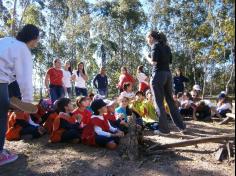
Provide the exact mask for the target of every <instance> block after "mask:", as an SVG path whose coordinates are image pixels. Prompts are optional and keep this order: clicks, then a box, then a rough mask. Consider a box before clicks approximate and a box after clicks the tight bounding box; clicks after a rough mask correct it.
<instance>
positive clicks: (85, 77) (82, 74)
mask: <svg viewBox="0 0 236 176" xmlns="http://www.w3.org/2000/svg"><path fill="white" fill-rule="evenodd" d="M79 74H81V76H82V78H83V79H84V80H85V81H88V76H87V75H85V74H84V73H83V72H82V71H80V73H79Z"/></svg>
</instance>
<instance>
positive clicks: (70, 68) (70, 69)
mask: <svg viewBox="0 0 236 176" xmlns="http://www.w3.org/2000/svg"><path fill="white" fill-rule="evenodd" d="M66 63H70V67H68V71H69V72H70V74H71V75H72V74H73V72H72V67H71V62H70V61H69V60H67V61H66V62H65V64H66Z"/></svg>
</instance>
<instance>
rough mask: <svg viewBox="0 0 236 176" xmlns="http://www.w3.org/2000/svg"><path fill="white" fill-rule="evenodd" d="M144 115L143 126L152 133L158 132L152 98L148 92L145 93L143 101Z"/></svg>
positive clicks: (156, 116)
mask: <svg viewBox="0 0 236 176" xmlns="http://www.w3.org/2000/svg"><path fill="white" fill-rule="evenodd" d="M144 107H145V110H146V112H145V115H144V117H143V121H144V123H145V126H146V127H147V128H148V129H149V130H152V131H155V130H158V121H159V119H158V115H157V113H156V109H155V106H154V103H153V96H152V93H151V91H150V90H148V91H147V92H146V100H145V101H144Z"/></svg>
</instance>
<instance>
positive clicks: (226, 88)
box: [225, 49, 235, 94]
mask: <svg viewBox="0 0 236 176" xmlns="http://www.w3.org/2000/svg"><path fill="white" fill-rule="evenodd" d="M231 55H232V68H231V73H230V77H229V80H228V82H227V84H226V87H225V91H226V94H228V93H229V85H230V83H231V81H232V79H233V75H234V71H235V61H234V60H235V54H234V52H233V50H232V49H231Z"/></svg>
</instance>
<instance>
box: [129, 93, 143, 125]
mask: <svg viewBox="0 0 236 176" xmlns="http://www.w3.org/2000/svg"><path fill="white" fill-rule="evenodd" d="M144 100H145V96H144V93H143V92H141V91H138V92H136V94H135V100H133V101H130V108H131V110H132V113H134V115H135V116H136V123H137V125H139V126H140V127H142V128H143V127H144V123H143V117H144V115H145V112H146V109H145V107H144Z"/></svg>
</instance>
